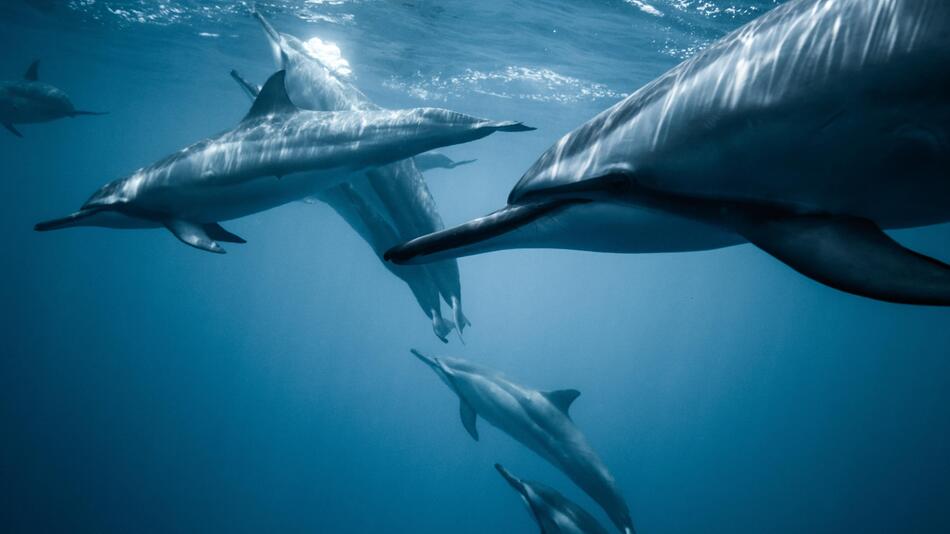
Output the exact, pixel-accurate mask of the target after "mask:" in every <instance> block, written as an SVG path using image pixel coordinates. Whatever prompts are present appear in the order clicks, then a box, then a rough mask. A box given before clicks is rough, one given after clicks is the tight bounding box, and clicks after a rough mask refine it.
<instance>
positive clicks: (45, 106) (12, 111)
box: [0, 60, 105, 137]
mask: <svg viewBox="0 0 950 534" xmlns="http://www.w3.org/2000/svg"><path fill="white" fill-rule="evenodd" d="M39 66H40V62H39V60H36V61H34V62H33V63H32V64H30V67H29V68H28V69H27V70H26V74H24V75H23V79H22V80H8V81H3V82H0V124H3V126H4V127H5V128H6V129H7V130H9V131H10V133H12V134H13V135H15V136H17V137H23V134H22V133H20V131H19V130H17V128H16V126H14V125H15V124H33V123H38V122H49V121H54V120H56V119H62V118H64V117H76V116H79V115H105V113H104V112H99V111H81V110H78V109H76V108H75V107H74V106H73V103H72V102H70V101H69V97H67V96H66V93H64V92H63V91H62V90H60V89H57V88H56V87H53V86H52V85H50V84H48V83H43V82H41V81H39Z"/></svg>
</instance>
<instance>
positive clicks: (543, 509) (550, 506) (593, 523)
mask: <svg viewBox="0 0 950 534" xmlns="http://www.w3.org/2000/svg"><path fill="white" fill-rule="evenodd" d="M495 469H497V470H498V472H499V473H500V474H501V476H502V478H504V479H505V481H507V482H508V484H509V485H510V486H511V487H512V488H514V490H515V491H517V492H518V494H519V495H521V499H522V500H523V501H524V504H525V506H526V507H527V508H528V511H529V512H531V517H532V518H534V520H535V521H536V522H537V523H538V527H540V528H541V534H607V531H606V530H605V529H604V527H602V526H600V523H598V522H597V520H596V519H594V517H593V516H591V515H590V514H589V513H588V512H587V510H584V509H583V508H581V507H580V506H578V505H577V504H575V503H574V502H572V501H571V500H570V499H568V498H567V497H565V496H563V495H561V494H560V493H559V492H558V491H557V490H555V489H553V488H550V487H548V486H545V485H544V484H542V483H540V482H534V481H533V480H523V479H520V478H518V477H516V476H514V475H512V474H511V473H510V472H509V471H508V470H507V469H505V468H504V467H503V466H502V465H501V464H495Z"/></svg>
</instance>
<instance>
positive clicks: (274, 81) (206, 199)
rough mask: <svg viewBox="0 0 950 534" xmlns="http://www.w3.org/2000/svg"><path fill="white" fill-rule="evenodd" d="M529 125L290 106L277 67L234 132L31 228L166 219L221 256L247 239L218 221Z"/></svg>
mask: <svg viewBox="0 0 950 534" xmlns="http://www.w3.org/2000/svg"><path fill="white" fill-rule="evenodd" d="M531 129H532V128H529V127H527V126H524V125H523V124H521V123H518V122H512V121H502V122H496V121H488V120H483V119H478V118H475V117H470V116H467V115H462V114H461V113H455V112H452V111H448V110H444V109H435V108H416V109H409V110H399V111H359V112H319V111H305V110H301V109H299V108H297V107H296V106H294V105H293V104H292V103H291V101H290V99H289V98H288V97H287V92H286V90H285V89H284V72H283V71H278V72H277V73H275V74H274V75H273V76H271V77H270V78H269V79H268V81H267V83H266V84H264V87H263V88H262V89H261V93H260V95H259V96H258V97H257V100H255V101H254V104H253V106H251V110H250V111H249V112H248V114H247V115H246V116H245V117H244V119H243V120H242V121H241V122H240V123H239V124H238V125H237V127H235V128H234V129H231V130H228V131H226V132H224V133H221V134H219V135H217V136H214V137H211V138H208V139H205V140H204V141H201V142H198V143H196V144H193V145H191V146H189V147H187V148H185V149H183V150H181V151H179V152H177V153H175V154H172V155H170V156H168V157H166V158H164V159H162V160H160V161H158V162H157V163H155V164H153V165H150V166H148V167H144V168H142V169H139V170H138V171H136V172H134V173H132V175H131V176H128V177H127V178H122V179H120V180H116V181H113V182H110V183H109V184H106V185H105V186H103V187H102V188H101V189H100V190H99V191H97V192H96V193H95V194H93V195H92V197H91V198H90V199H89V200H88V201H87V202H86V203H85V204H84V205H83V206H82V208H81V209H80V210H79V211H78V212H76V213H73V214H72V215H69V216H66V217H63V218H60V219H54V220H51V221H46V222H42V223H39V224H37V225H36V227H35V229H36V230H37V231H46V230H55V229H59V228H67V227H72V226H104V227H108V228H156V227H161V226H164V227H165V228H167V229H168V230H169V231H171V232H172V234H174V235H175V236H176V237H177V238H178V239H179V240H181V241H182V242H183V243H185V244H187V245H191V246H193V247H195V248H198V249H201V250H205V251H208V252H216V253H223V252H224V249H223V248H222V247H221V245H220V244H218V241H226V242H232V243H243V242H244V240H243V239H241V238H240V237H238V236H236V235H234V234H232V233H231V232H228V231H227V230H225V229H224V228H222V227H221V225H220V224H218V223H219V221H225V220H230V219H236V218H239V217H244V216H246V215H250V214H253V213H257V212H260V211H264V210H267V209H270V208H273V207H276V206H280V205H282V204H286V203H288V202H292V201H295V200H300V199H301V198H304V197H306V196H309V195H313V194H315V193H317V192H319V191H321V190H323V189H326V188H328V187H330V186H332V185H336V184H339V183H342V182H345V181H347V180H351V179H353V176H354V173H362V172H364V171H365V170H366V169H368V168H371V167H374V166H379V165H386V164H388V163H391V162H393V161H398V160H400V159H405V158H407V157H411V156H413V155H415V154H418V153H420V152H425V151H428V150H431V149H433V148H437V147H442V146H448V145H453V144H458V143H464V142H468V141H473V140H475V139H480V138H482V137H485V136H487V135H490V134H492V133H493V132H496V131H507V132H520V131H527V130H531Z"/></svg>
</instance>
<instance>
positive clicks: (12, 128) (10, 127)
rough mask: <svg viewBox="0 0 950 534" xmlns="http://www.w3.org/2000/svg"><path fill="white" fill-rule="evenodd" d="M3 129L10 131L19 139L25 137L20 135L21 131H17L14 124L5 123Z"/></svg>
mask: <svg viewBox="0 0 950 534" xmlns="http://www.w3.org/2000/svg"><path fill="white" fill-rule="evenodd" d="M3 127H4V128H6V129H7V130H10V133H12V134H13V135H15V136H17V137H23V134H21V133H20V130H17V129H16V128H15V127H14V126H13V125H12V124H10V123H9V122H5V123H3Z"/></svg>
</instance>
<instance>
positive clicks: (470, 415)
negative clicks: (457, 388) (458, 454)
mask: <svg viewBox="0 0 950 534" xmlns="http://www.w3.org/2000/svg"><path fill="white" fill-rule="evenodd" d="M459 416H461V417H462V426H464V427H465V430H467V431H468V433H469V435H470V436H472V439H474V440H475V441H478V429H477V428H476V427H475V420H476V415H475V409H474V408H472V405H471V404H469V403H467V402H465V400H464V399H459Z"/></svg>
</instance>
